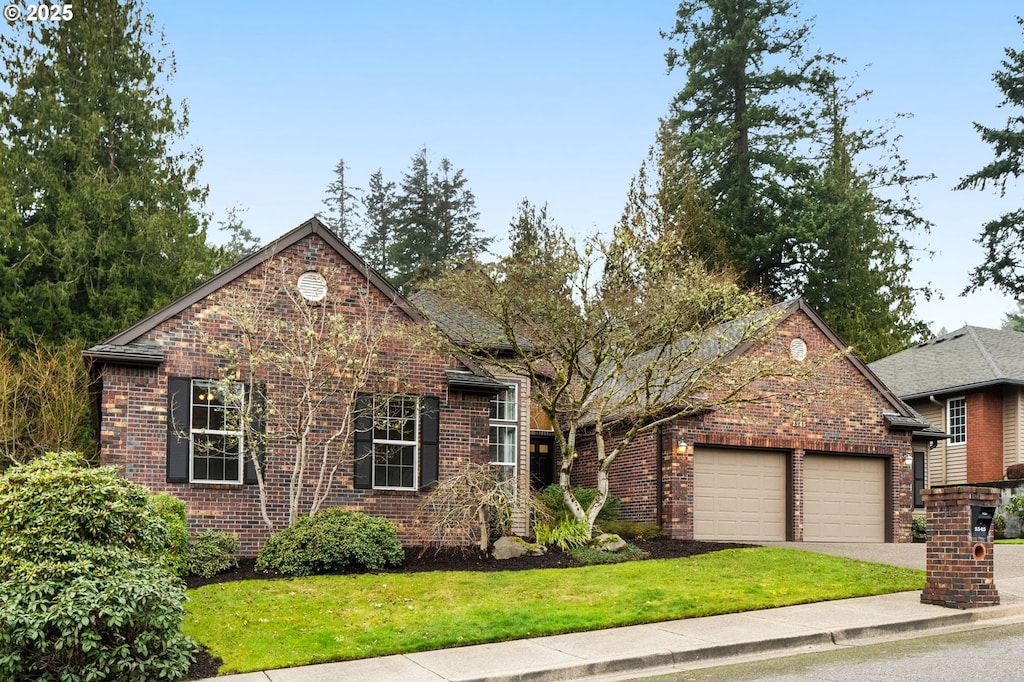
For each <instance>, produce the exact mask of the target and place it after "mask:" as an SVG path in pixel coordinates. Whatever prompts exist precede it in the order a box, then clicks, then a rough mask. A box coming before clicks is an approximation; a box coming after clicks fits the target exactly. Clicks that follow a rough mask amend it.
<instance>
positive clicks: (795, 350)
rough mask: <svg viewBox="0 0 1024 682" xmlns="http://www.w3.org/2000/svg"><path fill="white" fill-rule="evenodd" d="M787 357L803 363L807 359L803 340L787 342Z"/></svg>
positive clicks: (805, 345)
mask: <svg viewBox="0 0 1024 682" xmlns="http://www.w3.org/2000/svg"><path fill="white" fill-rule="evenodd" d="M789 357H791V358H793V359H794V360H796V361H797V362H803V361H804V359H805V358H806V357H807V344H806V343H804V340H803V339H793V340H792V341H790V342H789Z"/></svg>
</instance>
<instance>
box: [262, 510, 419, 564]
mask: <svg viewBox="0 0 1024 682" xmlns="http://www.w3.org/2000/svg"><path fill="white" fill-rule="evenodd" d="M403 561H405V550H403V549H402V545H401V543H400V542H398V532H397V529H396V527H395V524H393V523H391V522H390V521H388V520H387V519H381V518H377V517H373V516H366V515H365V514H361V513H359V512H351V511H348V510H347V509H341V508H340V507H334V508H331V509H322V510H321V511H319V512H317V513H316V514H314V515H313V516H306V517H303V518H301V519H299V520H298V522H296V524H295V525H294V526H291V527H290V528H285V529H284V530H282V531H281V532H279V533H275V534H274V535H272V536H271V537H270V539H269V540H267V543H266V544H265V545H264V546H263V548H262V549H261V550H260V553H259V555H258V556H257V557H256V570H258V571H268V572H277V573H284V574H287V575H317V574H321V573H337V572H341V571H345V570H352V569H357V570H376V569H381V568H386V567H388V566H400V565H401V564H402V562H403Z"/></svg>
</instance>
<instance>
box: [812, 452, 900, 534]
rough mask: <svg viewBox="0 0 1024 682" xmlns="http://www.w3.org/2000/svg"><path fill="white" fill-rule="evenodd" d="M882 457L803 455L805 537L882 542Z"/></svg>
mask: <svg viewBox="0 0 1024 682" xmlns="http://www.w3.org/2000/svg"><path fill="white" fill-rule="evenodd" d="M885 463H886V460H885V459H881V458H877V457H837V456H825V455H808V456H806V457H805V458H804V540H812V541H813V540H818V541H823V542H885Z"/></svg>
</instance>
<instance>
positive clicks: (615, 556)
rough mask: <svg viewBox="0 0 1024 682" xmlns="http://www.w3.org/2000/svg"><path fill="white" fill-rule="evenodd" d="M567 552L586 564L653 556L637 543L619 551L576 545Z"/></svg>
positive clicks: (613, 562) (616, 562)
mask: <svg viewBox="0 0 1024 682" xmlns="http://www.w3.org/2000/svg"><path fill="white" fill-rule="evenodd" d="M566 554H568V555H569V556H571V557H572V558H573V559H575V560H576V561H578V562H580V563H581V564H583V565H585V566H594V565H597V564H621V563H624V562H626V561H639V560H641V559H647V558H648V557H650V556H651V555H650V553H649V552H645V551H644V550H642V549H640V548H639V547H637V546H636V545H626V547H625V548H624V549H622V550H619V551H618V552H606V551H604V550H601V549H595V548H593V547H574V548H572V549H570V550H568V551H567V552H566Z"/></svg>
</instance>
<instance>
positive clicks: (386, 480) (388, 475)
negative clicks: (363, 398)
mask: <svg viewBox="0 0 1024 682" xmlns="http://www.w3.org/2000/svg"><path fill="white" fill-rule="evenodd" d="M373 412H374V418H373V487H374V488H415V487H416V484H415V481H416V451H417V448H418V436H419V401H418V400H416V398H414V397H412V396H397V397H391V398H383V399H381V398H378V399H376V400H375V401H374V406H373Z"/></svg>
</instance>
